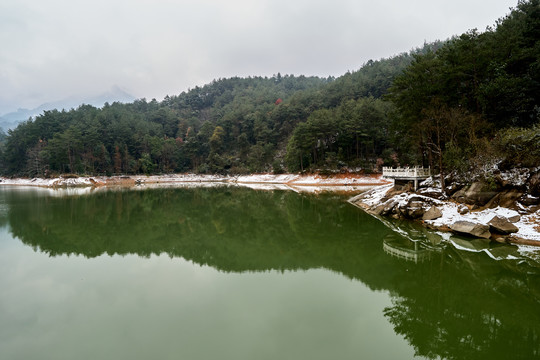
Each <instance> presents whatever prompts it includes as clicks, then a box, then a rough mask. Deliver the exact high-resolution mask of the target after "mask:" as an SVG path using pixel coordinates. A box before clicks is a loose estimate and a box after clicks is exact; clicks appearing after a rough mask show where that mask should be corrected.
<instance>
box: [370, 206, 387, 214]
mask: <svg viewBox="0 0 540 360" xmlns="http://www.w3.org/2000/svg"><path fill="white" fill-rule="evenodd" d="M371 211H372V212H373V214H375V215H381V213H382V212H383V211H384V205H378V206H375V207H373V208H371Z"/></svg>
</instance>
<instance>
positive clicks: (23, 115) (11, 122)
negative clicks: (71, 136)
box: [0, 85, 135, 131]
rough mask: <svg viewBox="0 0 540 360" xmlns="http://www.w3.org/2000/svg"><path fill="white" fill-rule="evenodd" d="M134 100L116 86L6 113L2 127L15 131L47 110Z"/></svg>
mask: <svg viewBox="0 0 540 360" xmlns="http://www.w3.org/2000/svg"><path fill="white" fill-rule="evenodd" d="M134 100H135V97H134V96H132V95H131V94H129V93H127V92H126V91H124V90H122V89H121V88H120V87H119V86H117V85H114V86H112V87H111V88H110V89H109V90H108V91H106V92H103V93H101V94H97V95H91V96H80V95H74V96H70V97H68V98H65V99H62V100H58V101H53V102H47V103H44V104H41V105H39V106H38V107H36V108H33V109H17V110H16V111H12V112H8V113H5V114H3V115H1V116H0V127H1V128H2V129H3V130H4V131H7V130H8V129H14V128H15V127H17V125H18V124H19V123H21V122H22V121H25V120H28V119H29V118H31V117H36V116H38V115H40V114H42V113H43V111H45V110H53V109H58V110H62V109H64V110H70V109H76V108H78V107H79V106H80V105H81V104H87V105H92V106H95V107H102V106H103V105H104V104H105V103H113V102H120V103H129V102H133V101H134ZM2 108H7V106H6V105H4V106H3V107H2Z"/></svg>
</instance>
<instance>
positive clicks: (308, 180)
mask: <svg viewBox="0 0 540 360" xmlns="http://www.w3.org/2000/svg"><path fill="white" fill-rule="evenodd" d="M182 184H184V185H185V184H192V185H195V184H200V185H203V184H204V185H205V186H212V184H214V185H216V184H236V185H240V186H247V187H250V188H253V189H261V190H274V189H291V190H294V191H307V192H319V191H340V192H360V191H365V190H366V189H368V188H370V187H373V186H378V185H383V184H388V181H387V180H385V179H382V177H381V176H380V175H357V174H338V175H333V176H321V175H305V176H304V175H297V174H280V175H274V174H252V175H241V176H220V175H197V174H170V175H150V176H144V175H143V176H111V177H104V176H93V177H58V178H52V179H41V178H34V179H22V178H17V179H8V178H0V185H17V186H39V187H48V188H60V187H66V188H72V187H102V186H142V187H156V186H176V185H182Z"/></svg>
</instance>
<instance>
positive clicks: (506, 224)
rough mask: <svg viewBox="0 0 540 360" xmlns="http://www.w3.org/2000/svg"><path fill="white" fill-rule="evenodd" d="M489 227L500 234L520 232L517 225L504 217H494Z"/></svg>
mask: <svg viewBox="0 0 540 360" xmlns="http://www.w3.org/2000/svg"><path fill="white" fill-rule="evenodd" d="M488 225H489V226H490V228H491V230H493V231H494V232H496V233H498V234H512V233H515V232H518V231H519V229H518V228H517V226H516V225H514V224H512V223H511V222H510V221H509V220H508V219H507V218H505V217H503V216H494V217H493V219H491V220H489V222H488Z"/></svg>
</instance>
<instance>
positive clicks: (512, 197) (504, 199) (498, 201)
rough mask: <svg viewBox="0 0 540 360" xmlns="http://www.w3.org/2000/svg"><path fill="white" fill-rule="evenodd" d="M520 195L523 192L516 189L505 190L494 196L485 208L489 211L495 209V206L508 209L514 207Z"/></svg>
mask: <svg viewBox="0 0 540 360" xmlns="http://www.w3.org/2000/svg"><path fill="white" fill-rule="evenodd" d="M522 195H523V192H522V191H519V190H517V189H511V190H506V191H503V192H500V193H498V194H497V195H495V196H494V197H493V198H492V199H491V200H490V201H488V203H487V204H486V207H487V208H490V209H493V208H496V207H497V206H501V207H506V208H510V207H512V206H513V205H515V203H516V200H517V199H518V198H519V197H520V196H522Z"/></svg>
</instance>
